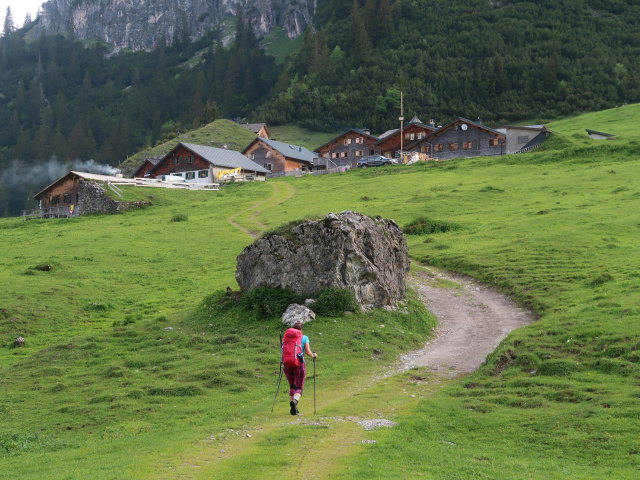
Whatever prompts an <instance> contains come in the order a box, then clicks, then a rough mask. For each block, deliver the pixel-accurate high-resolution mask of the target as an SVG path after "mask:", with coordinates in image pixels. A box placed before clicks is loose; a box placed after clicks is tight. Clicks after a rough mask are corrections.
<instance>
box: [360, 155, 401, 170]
mask: <svg viewBox="0 0 640 480" xmlns="http://www.w3.org/2000/svg"><path fill="white" fill-rule="evenodd" d="M392 163H395V162H394V161H393V160H392V159H390V158H387V157H383V156H382V155H369V156H367V157H362V158H361V159H360V160H358V168H367V167H380V166H381V165H391V164H392Z"/></svg>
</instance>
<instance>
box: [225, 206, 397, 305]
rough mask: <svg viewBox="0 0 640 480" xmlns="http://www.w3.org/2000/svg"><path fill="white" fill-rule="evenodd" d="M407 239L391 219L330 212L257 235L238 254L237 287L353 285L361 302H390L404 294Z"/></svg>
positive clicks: (306, 289) (307, 289) (304, 289)
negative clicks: (252, 241)
mask: <svg viewBox="0 0 640 480" xmlns="http://www.w3.org/2000/svg"><path fill="white" fill-rule="evenodd" d="M408 271H409V257H408V255H407V242H406V240H405V238H404V235H403V234H402V231H401V230H400V228H399V227H398V225H396V223H395V222H393V221H392V220H386V219H383V218H380V217H375V218H372V217H368V216H366V215H362V214H360V213H357V212H342V213H339V214H334V213H330V214H329V215H327V217H326V218H324V219H323V220H318V221H305V222H302V223H299V224H297V225H294V226H291V227H288V228H285V229H283V230H282V231H280V232H278V233H272V234H270V235H267V236H266V237H263V238H260V239H258V240H256V241H255V242H254V243H252V244H251V245H249V246H248V247H246V248H245V249H244V250H243V252H242V253H241V254H240V255H239V256H238V266H237V270H236V280H237V282H238V285H240V288H241V289H242V290H245V291H246V290H251V289H253V288H256V287H260V286H266V287H273V288H286V289H289V290H293V291H294V292H297V293H301V294H313V293H315V292H317V291H318V290H320V289H322V288H325V287H335V288H345V289H349V290H352V291H353V292H354V294H355V296H356V299H357V300H358V302H360V304H361V305H373V306H384V305H395V304H396V303H397V302H398V301H400V300H402V299H403V298H404V296H405V290H406V276H407V272H408Z"/></svg>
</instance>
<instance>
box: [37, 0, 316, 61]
mask: <svg viewBox="0 0 640 480" xmlns="http://www.w3.org/2000/svg"><path fill="white" fill-rule="evenodd" d="M315 10H316V0H295V1H294V0H163V1H157V0H136V1H131V0H82V1H80V0H48V1H47V2H45V3H44V4H43V5H42V14H41V15H40V16H39V17H38V19H37V21H36V24H35V26H34V29H33V33H34V34H35V35H36V36H40V35H46V34H49V35H52V34H56V33H63V32H68V33H72V34H73V35H74V37H75V38H78V39H81V40H88V39H98V40H102V41H104V42H106V43H109V44H111V45H114V46H115V47H119V48H131V49H133V50H149V49H152V48H155V47H156V46H158V45H159V44H161V43H163V42H166V43H169V44H171V43H173V41H174V40H175V39H182V40H184V39H188V40H192V41H193V40H197V39H199V38H202V37H203V36H204V35H205V34H206V33H207V32H209V31H211V30H212V29H214V28H216V27H224V22H225V21H228V20H229V19H230V18H233V17H235V16H236V15H238V14H239V13H243V15H244V18H245V22H247V23H248V24H249V25H251V26H252V27H253V30H254V32H255V34H256V36H258V37H259V38H262V37H264V36H265V35H268V34H269V33H270V32H271V31H272V30H273V29H274V28H276V27H281V28H283V30H284V31H285V33H286V34H287V36H288V37H289V38H295V37H297V36H299V35H301V34H302V33H303V32H304V31H305V29H306V28H307V27H308V26H310V25H311V24H312V21H313V15H314V14H315Z"/></svg>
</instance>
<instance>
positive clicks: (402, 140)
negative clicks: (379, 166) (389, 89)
mask: <svg viewBox="0 0 640 480" xmlns="http://www.w3.org/2000/svg"><path fill="white" fill-rule="evenodd" d="M398 120H400V161H401V162H402V163H404V154H403V150H404V133H403V126H404V105H403V103H402V90H400V117H399V118H398Z"/></svg>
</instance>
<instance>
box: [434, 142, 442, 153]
mask: <svg viewBox="0 0 640 480" xmlns="http://www.w3.org/2000/svg"><path fill="white" fill-rule="evenodd" d="M443 150H444V145H443V144H442V143H438V144H437V145H436V146H435V147H433V151H434V152H442V151H443Z"/></svg>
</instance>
